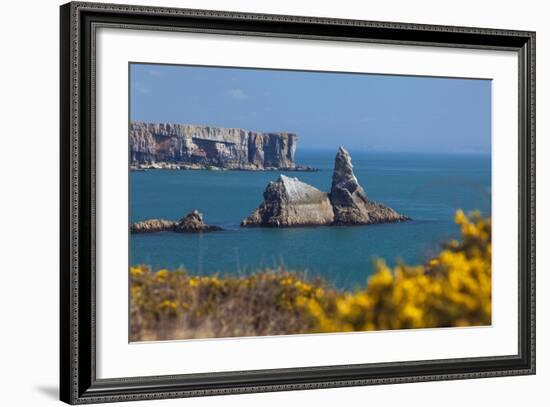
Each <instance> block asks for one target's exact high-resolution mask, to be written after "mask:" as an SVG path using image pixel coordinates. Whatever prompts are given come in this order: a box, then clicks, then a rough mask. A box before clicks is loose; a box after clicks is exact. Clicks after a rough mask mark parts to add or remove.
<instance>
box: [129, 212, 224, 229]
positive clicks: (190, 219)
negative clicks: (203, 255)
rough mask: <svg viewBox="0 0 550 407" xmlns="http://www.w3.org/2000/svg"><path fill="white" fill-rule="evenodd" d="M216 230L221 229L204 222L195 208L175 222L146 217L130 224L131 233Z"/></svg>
mask: <svg viewBox="0 0 550 407" xmlns="http://www.w3.org/2000/svg"><path fill="white" fill-rule="evenodd" d="M217 230H223V229H222V228H220V227H218V226H212V225H207V224H206V223H204V220H203V216H202V213H200V212H199V211H197V210H196V209H195V210H193V211H192V212H191V213H189V214H188V215H186V216H185V217H183V218H181V219H180V220H179V221H177V222H176V221H172V220H165V219H148V220H144V221H142V222H136V223H133V224H132V225H131V226H130V232H131V233H155V232H179V233H199V232H214V231H217Z"/></svg>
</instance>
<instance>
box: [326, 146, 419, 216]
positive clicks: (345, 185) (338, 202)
mask: <svg viewBox="0 0 550 407" xmlns="http://www.w3.org/2000/svg"><path fill="white" fill-rule="evenodd" d="M330 201H331V204H332V208H333V210H334V223H335V224H340V225H360V224H369V223H386V222H401V221H405V220H409V218H407V217H406V216H403V215H400V214H399V213H397V212H396V211H394V210H393V209H391V208H389V207H387V206H384V205H382V204H380V203H377V202H374V201H371V200H370V199H368V197H367V194H366V192H365V190H364V189H363V188H362V187H361V185H360V184H359V182H358V181H357V177H356V176H355V174H354V173H353V165H352V163H351V156H350V154H349V153H348V152H347V151H346V149H345V148H344V147H340V148H339V149H338V152H337V153H336V159H335V160H334V171H333V173H332V187H331V190H330Z"/></svg>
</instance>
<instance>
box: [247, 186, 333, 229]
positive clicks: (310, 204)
mask: <svg viewBox="0 0 550 407" xmlns="http://www.w3.org/2000/svg"><path fill="white" fill-rule="evenodd" d="M333 221H334V213H333V211H332V207H331V205H330V200H329V197H328V194H327V193H326V192H323V191H320V190H318V189H317V188H314V187H312V186H311V185H308V184H306V183H304V182H302V181H299V180H298V179H297V178H290V177H287V176H285V175H281V176H279V178H278V179H277V180H276V181H272V182H270V183H269V185H268V186H267V188H266V189H265V192H264V201H263V202H262V203H261V204H260V206H259V207H258V209H256V210H255V211H254V212H253V213H252V215H250V216H249V217H247V218H246V219H244V220H243V221H242V223H241V226H245V227H248V226H270V227H288V226H305V225H328V224H331V223H332V222H333Z"/></svg>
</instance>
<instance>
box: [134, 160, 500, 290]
mask: <svg viewBox="0 0 550 407" xmlns="http://www.w3.org/2000/svg"><path fill="white" fill-rule="evenodd" d="M350 154H351V156H352V160H353V165H354V170H355V175H356V176H357V178H358V180H359V182H360V184H361V185H362V186H363V188H364V189H365V191H366V192H367V194H368V196H369V198H370V199H373V200H375V201H379V202H382V203H384V204H386V205H388V206H390V207H392V208H394V209H396V210H397V211H398V212H400V213H402V214H404V215H407V216H409V217H411V218H412V219H413V220H412V221H410V222H405V223H397V224H382V225H369V226H349V227H345V226H339V227H307V228H292V229H264V228H240V227H239V223H240V221H241V220H242V219H243V218H244V217H246V216H247V215H249V214H250V213H251V212H252V211H253V210H254V209H255V208H256V207H257V206H258V205H259V204H260V202H261V201H262V193H263V191H264V189H265V187H266V185H267V183H268V182H269V181H271V180H274V179H276V178H277V177H278V175H279V172H275V171H270V172H245V171H170V170H154V171H146V172H130V221H131V222H136V221H139V220H145V219H149V218H164V219H179V218H181V217H182V216H184V215H185V214H187V213H189V212H190V211H191V210H193V209H198V210H199V211H201V212H202V213H203V214H204V218H205V222H206V223H208V224H212V225H218V226H221V227H223V228H224V229H225V230H224V231H221V232H216V233H206V234H179V233H171V232H165V233H158V234H145V235H131V236H130V264H132V265H135V264H148V265H151V266H152V267H153V268H155V269H157V268H169V269H175V268H178V267H180V266H183V267H185V268H186V269H188V270H189V271H190V272H191V273H194V274H210V273H216V272H219V273H222V274H223V273H247V272H250V271H254V270H257V269H259V268H265V267H276V266H279V265H284V266H286V267H287V268H291V269H294V270H301V271H306V272H307V273H309V274H312V275H320V276H322V277H324V278H325V279H327V280H329V281H330V282H332V283H333V284H335V285H336V286H338V287H341V288H352V287H354V286H356V285H357V284H361V285H362V284H364V283H365V281H366V279H367V278H368V276H369V275H370V274H371V273H372V271H373V259H375V258H376V257H381V258H384V259H386V261H387V262H388V263H389V264H395V262H396V261H397V259H402V260H404V261H405V262H407V263H409V264H418V263H421V262H423V261H425V260H426V259H427V258H429V257H430V256H431V255H432V254H434V253H436V252H437V251H438V249H439V248H440V244H441V243H442V242H443V241H446V240H448V239H450V238H453V237H457V236H458V229H457V227H456V225H455V224H454V222H453V217H454V213H455V211H456V209H458V208H462V209H464V210H465V211H469V210H473V209H479V210H481V212H482V213H483V214H484V215H487V216H488V215H490V210H491V158H490V156H489V155H463V154H460V155H459V154H456V155H453V154H447V155H443V154H418V153H365V152H357V151H350ZM334 155H335V151H305V150H303V151H299V152H298V154H297V159H296V162H297V163H299V164H302V165H309V166H313V167H316V168H319V169H320V171H319V172H282V173H284V174H286V175H288V176H292V177H297V178H299V179H300V180H302V181H304V182H307V183H309V184H311V185H314V186H316V187H317V188H319V189H322V190H324V191H329V189H330V184H331V177H332V167H333V162H334Z"/></svg>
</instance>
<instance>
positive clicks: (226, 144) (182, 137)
mask: <svg viewBox="0 0 550 407" xmlns="http://www.w3.org/2000/svg"><path fill="white" fill-rule="evenodd" d="M296 142H297V137H296V134H294V133H286V132H278V133H260V132H254V131H249V130H243V129H233V128H224V127H211V126H196V125H188V124H173V123H144V122H132V123H131V124H130V131H129V149H130V162H131V165H132V168H135V169H139V168H142V166H144V165H151V164H155V163H157V165H160V166H161V167H162V168H170V169H171V168H180V167H179V166H174V165H175V164H182V165H186V164H187V165H194V166H195V168H205V167H207V166H212V167H219V168H225V169H242V170H263V169H285V170H311V169H310V168H307V167H302V166H297V165H296V163H295V162H294V157H295V152H296ZM152 168H155V167H152ZM183 169H185V168H183Z"/></svg>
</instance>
